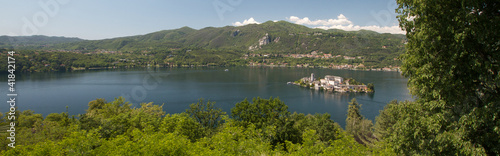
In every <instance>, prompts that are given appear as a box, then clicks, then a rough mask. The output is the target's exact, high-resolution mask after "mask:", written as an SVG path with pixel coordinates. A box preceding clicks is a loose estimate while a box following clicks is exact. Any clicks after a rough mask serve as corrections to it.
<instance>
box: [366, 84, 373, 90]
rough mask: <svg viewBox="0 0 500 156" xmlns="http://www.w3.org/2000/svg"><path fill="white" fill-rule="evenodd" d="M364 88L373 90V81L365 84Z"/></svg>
mask: <svg viewBox="0 0 500 156" xmlns="http://www.w3.org/2000/svg"><path fill="white" fill-rule="evenodd" d="M366 88H368V91H369V92H374V91H375V86H374V85H373V83H368V84H366Z"/></svg>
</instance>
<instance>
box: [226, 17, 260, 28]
mask: <svg viewBox="0 0 500 156" xmlns="http://www.w3.org/2000/svg"><path fill="white" fill-rule="evenodd" d="M247 24H260V22H257V21H255V19H253V17H250V18H249V19H247V20H244V21H243V23H241V22H234V23H233V25H234V26H244V25H247Z"/></svg>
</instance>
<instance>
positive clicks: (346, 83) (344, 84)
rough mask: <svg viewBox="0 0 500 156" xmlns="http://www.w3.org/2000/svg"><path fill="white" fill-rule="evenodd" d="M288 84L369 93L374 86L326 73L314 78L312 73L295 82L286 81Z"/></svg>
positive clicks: (325, 89)
mask: <svg viewBox="0 0 500 156" xmlns="http://www.w3.org/2000/svg"><path fill="white" fill-rule="evenodd" d="M288 83H289V84H294V85H299V86H302V87H306V88H311V89H315V90H324V91H332V92H358V93H371V92H374V91H375V90H374V86H373V84H371V83H368V84H367V85H365V84H364V83H361V82H358V81H356V80H354V79H352V78H349V79H344V78H343V77H340V76H332V75H326V76H325V78H323V79H321V78H316V77H315V76H314V73H311V76H310V77H304V78H302V79H300V80H297V81H295V82H288Z"/></svg>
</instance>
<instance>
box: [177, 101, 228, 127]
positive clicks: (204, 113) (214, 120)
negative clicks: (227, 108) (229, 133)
mask: <svg viewBox="0 0 500 156" xmlns="http://www.w3.org/2000/svg"><path fill="white" fill-rule="evenodd" d="M186 113H188V114H190V116H191V117H193V118H194V119H195V120H196V121H198V122H199V123H200V124H201V125H202V126H203V127H205V128H209V129H215V128H217V127H218V126H219V125H221V124H222V122H223V121H222V116H223V115H225V114H226V112H224V111H222V109H221V108H217V107H215V102H210V100H208V101H207V103H203V99H199V102H198V103H196V104H194V103H193V104H191V105H189V109H186Z"/></svg>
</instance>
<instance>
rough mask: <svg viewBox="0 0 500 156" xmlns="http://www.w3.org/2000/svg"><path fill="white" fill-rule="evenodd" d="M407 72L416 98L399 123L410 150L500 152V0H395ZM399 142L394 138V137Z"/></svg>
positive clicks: (398, 134)
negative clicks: (403, 31)
mask: <svg viewBox="0 0 500 156" xmlns="http://www.w3.org/2000/svg"><path fill="white" fill-rule="evenodd" d="M397 3H398V4H399V7H398V9H397V10H396V11H397V12H398V14H399V16H398V18H399V22H400V26H401V27H402V28H403V30H405V31H406V32H407V38H408V44H407V46H406V47H407V52H406V53H405V54H404V55H403V56H402V57H401V58H402V60H403V66H402V71H403V74H404V75H405V76H407V77H408V78H409V82H408V84H409V88H410V92H411V93H412V94H413V95H416V96H417V97H418V99H419V100H418V101H417V102H415V103H413V104H411V105H400V106H398V107H402V108H398V109H399V110H405V111H403V112H405V113H404V115H403V116H402V117H403V118H402V119H399V121H398V122H397V123H396V125H395V126H396V127H395V128H393V129H395V130H397V132H395V133H396V134H394V135H393V136H392V137H394V138H393V141H395V142H399V143H404V144H403V145H404V146H399V147H397V148H396V149H397V150H398V151H399V152H401V153H406V154H438V153H439V154H444V153H446V155H455V154H460V155H461V154H466V155H469V154H477V152H479V153H481V152H485V153H486V154H488V155H499V154H500V146H498V145H499V144H500V127H499V125H500V118H498V117H499V116H500V109H499V108H500V96H498V95H500V74H499V72H500V65H499V60H500V51H499V50H500V48H499V46H500V42H499V41H500V30H499V29H498V28H499V27H500V3H499V2H498V1H489V0H461V1H437V0H420V1H417V0H397ZM395 145H397V143H395Z"/></svg>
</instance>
